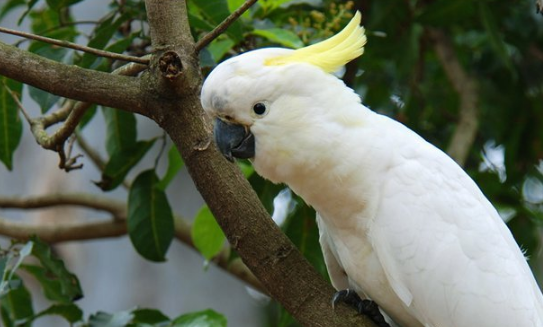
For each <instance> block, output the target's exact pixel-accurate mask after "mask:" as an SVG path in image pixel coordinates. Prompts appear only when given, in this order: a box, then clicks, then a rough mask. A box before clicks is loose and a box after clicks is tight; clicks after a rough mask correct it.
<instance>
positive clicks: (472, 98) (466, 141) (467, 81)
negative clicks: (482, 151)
mask: <svg viewBox="0 0 543 327" xmlns="http://www.w3.org/2000/svg"><path fill="white" fill-rule="evenodd" d="M428 31H429V34H430V37H431V39H432V42H433V43H434V48H435V50H436V53H437V57H438V59H439V61H440V62H441V65H442V66H443V69H444V70H445V74H446V75H447V77H448V78H449V81H450V82H451V84H452V86H453V87H454V89H455V90H456V92H458V95H459V97H460V108H459V121H458V126H457V127H456V130H455V131H454V134H453V136H452V138H451V142H450V144H449V147H448V148H447V153H448V154H449V155H450V156H451V157H452V158H453V159H454V160H455V161H456V162H457V163H458V164H459V165H461V166H463V165H464V164H465V162H466V160H467V158H468V155H469V151H470V149H471V146H472V145H473V142H474V141H475V137H476V136H477V129H478V127H479V108H478V102H479V94H478V90H477V82H476V81H475V79H474V78H473V77H472V76H470V75H469V74H468V73H467V72H466V71H465V70H464V68H463V67H462V65H461V64H460V61H459V60H458V57H457V56H456V54H455V51H454V47H453V44H452V42H451V40H450V38H449V37H448V35H446V34H445V33H444V32H443V31H442V30H439V29H429V30H428Z"/></svg>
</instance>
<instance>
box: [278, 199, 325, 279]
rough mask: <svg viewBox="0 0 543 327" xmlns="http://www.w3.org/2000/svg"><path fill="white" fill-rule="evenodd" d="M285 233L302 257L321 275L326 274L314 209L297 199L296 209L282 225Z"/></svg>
mask: <svg viewBox="0 0 543 327" xmlns="http://www.w3.org/2000/svg"><path fill="white" fill-rule="evenodd" d="M284 229H285V234H287V236H288V237H289V238H290V240H291V241H292V243H294V244H295V245H296V247H297V248H298V250H300V252H301V253H302V254H303V255H304V257H305V258H306V259H307V260H308V261H309V262H310V263H311V265H313V267H315V269H316V270H317V271H318V272H319V273H320V274H321V275H322V276H325V277H326V276H328V275H327V274H328V273H327V270H326V265H325V263H324V257H323V255H322V250H321V247H320V243H319V230H318V227H317V222H316V220H315V210H313V209H312V208H310V207H309V206H308V205H306V204H305V203H303V201H302V200H301V199H298V205H297V206H296V211H295V212H294V213H293V214H292V216H290V218H289V219H287V222H286V224H285V225H284Z"/></svg>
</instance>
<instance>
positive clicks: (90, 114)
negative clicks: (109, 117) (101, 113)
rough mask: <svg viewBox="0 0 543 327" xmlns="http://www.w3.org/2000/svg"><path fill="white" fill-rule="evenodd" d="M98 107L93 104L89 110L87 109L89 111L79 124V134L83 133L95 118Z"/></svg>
mask: <svg viewBox="0 0 543 327" xmlns="http://www.w3.org/2000/svg"><path fill="white" fill-rule="evenodd" d="M96 107H97V106H96V105H95V104H93V105H92V106H91V107H90V108H89V109H87V111H86V112H85V114H84V115H83V118H81V121H80V122H79V124H77V131H78V132H81V131H82V130H83V129H84V128H85V127H86V126H87V124H88V123H89V122H90V121H91V120H92V119H93V118H94V116H95V115H96Z"/></svg>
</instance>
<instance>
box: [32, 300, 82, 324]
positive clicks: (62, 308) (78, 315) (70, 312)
mask: <svg viewBox="0 0 543 327" xmlns="http://www.w3.org/2000/svg"><path fill="white" fill-rule="evenodd" d="M51 315H55V316H61V317H63V318H64V319H66V320H67V321H68V322H69V323H71V324H73V323H75V322H78V321H81V320H83V311H81V309H80V308H79V307H78V306H77V305H75V304H73V303H67V304H53V305H52V306H50V307H49V308H47V309H45V310H43V311H42V312H40V313H38V314H37V315H35V316H34V317H33V319H32V320H36V319H37V318H39V317H43V316H51Z"/></svg>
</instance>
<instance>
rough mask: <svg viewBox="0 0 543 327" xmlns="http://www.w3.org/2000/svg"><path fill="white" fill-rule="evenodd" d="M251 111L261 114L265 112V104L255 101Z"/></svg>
mask: <svg viewBox="0 0 543 327" xmlns="http://www.w3.org/2000/svg"><path fill="white" fill-rule="evenodd" d="M253 111H254V112H255V114H257V115H258V116H262V115H263V114H265V113H266V105H265V104H263V103H262V102H259V103H256V104H255V105H254V106H253Z"/></svg>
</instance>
